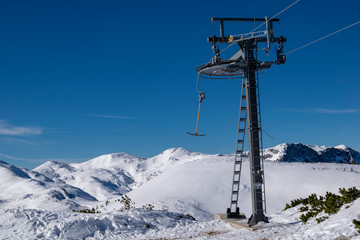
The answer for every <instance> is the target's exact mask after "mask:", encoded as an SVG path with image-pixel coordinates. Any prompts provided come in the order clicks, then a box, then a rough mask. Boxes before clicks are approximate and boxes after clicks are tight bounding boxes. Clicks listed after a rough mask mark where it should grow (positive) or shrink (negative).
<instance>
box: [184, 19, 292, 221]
mask: <svg viewBox="0 0 360 240" xmlns="http://www.w3.org/2000/svg"><path fill="white" fill-rule="evenodd" d="M215 21H216V22H219V23H220V37H217V36H215V35H214V36H211V37H209V38H208V42H210V43H211V44H212V49H213V52H214V57H213V58H212V60H211V62H210V63H207V64H204V65H201V66H199V67H197V68H196V71H197V72H198V78H197V87H196V89H197V91H198V92H199V99H200V101H199V112H198V121H197V125H196V132H195V134H191V135H195V136H204V134H198V133H197V129H198V122H199V113H200V106H201V102H202V100H203V99H204V98H205V93H204V92H201V91H200V90H199V79H200V78H210V79H234V78H238V79H242V84H241V101H240V113H239V125H238V129H237V140H236V152H235V164H234V173H233V180H232V189H231V201H230V207H229V208H228V209H227V211H226V213H227V214H226V217H227V218H245V215H243V214H241V213H240V210H239V207H238V200H239V188H240V174H241V165H242V160H243V157H244V144H245V134H246V132H247V134H248V145H249V146H248V147H249V160H250V178H251V199H252V215H251V217H250V218H249V220H248V224H249V225H250V226H253V225H255V224H257V223H258V222H260V221H264V222H267V221H268V220H267V217H266V216H265V213H266V198H265V182H264V164H263V150H262V129H261V115H260V99H259V74H261V73H262V72H264V71H266V70H267V69H269V68H270V67H271V66H272V65H273V64H274V63H275V64H277V65H279V64H283V63H285V61H286V57H285V55H283V43H284V42H286V39H285V38H284V37H282V36H280V37H274V31H273V23H274V22H280V20H279V19H277V18H272V19H268V18H212V22H215ZM228 21H231V22H254V24H255V29H254V30H253V31H251V32H249V33H245V34H238V35H227V36H226V35H225V33H224V23H225V22H228ZM258 22H262V24H261V25H260V26H263V25H265V27H266V29H265V30H263V31H259V30H257V29H258V28H256V24H257V23H258ZM260 26H259V27H260ZM222 43H223V44H231V45H232V44H236V45H238V47H239V48H240V49H239V50H238V51H237V52H236V53H235V54H234V55H233V56H232V57H230V58H229V59H228V60H223V59H222V58H221V56H220V53H221V52H220V50H219V49H218V45H219V44H222ZM260 44H262V45H265V46H264V48H262V49H263V50H265V52H266V54H267V55H268V53H269V51H270V47H271V45H272V44H277V45H278V48H277V50H276V55H277V56H276V60H275V61H262V60H258V59H257V52H258V45H260ZM246 130H247V131H246Z"/></svg>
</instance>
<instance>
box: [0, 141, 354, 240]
mask: <svg viewBox="0 0 360 240" xmlns="http://www.w3.org/2000/svg"><path fill="white" fill-rule="evenodd" d="M288 146H289V144H280V145H278V146H276V147H274V148H271V149H267V150H265V154H268V156H269V158H268V160H267V161H265V181H266V194H267V195H266V197H267V215H268V216H269V218H270V223H269V224H264V223H260V224H259V225H263V229H261V230H258V231H255V232H251V231H248V230H246V229H241V230H237V229H234V228H232V227H231V226H230V225H228V224H226V223H224V222H223V221H219V220H217V221H215V220H212V218H213V214H214V213H217V212H225V210H226V208H227V207H228V205H229V199H230V184H231V179H232V171H233V158H234V156H233V155H209V154H202V153H195V152H191V151H188V150H186V149H183V148H172V149H168V150H166V151H164V152H163V153H161V154H159V155H157V156H155V157H152V158H140V157H136V156H132V155H129V154H126V153H118V154H116V153H114V154H108V155H103V156H100V157H97V158H94V159H92V160H89V161H86V162H83V163H72V164H66V163H60V162H47V163H44V164H43V165H41V166H39V167H37V168H36V169H34V170H32V171H31V170H27V169H23V168H18V167H16V166H13V165H10V164H7V163H5V162H2V161H0V188H1V189H2V190H1V192H0V206H1V209H0V239H265V238H266V239H360V237H359V234H357V230H356V229H355V228H354V226H353V224H352V220H353V219H357V220H360V200H357V201H355V202H354V203H353V204H350V205H348V206H347V207H343V208H342V209H341V210H340V212H339V213H338V214H336V215H331V216H330V218H329V219H327V220H326V221H324V222H322V223H320V224H317V222H316V221H315V220H314V219H312V220H310V221H309V222H308V223H307V224H303V223H302V222H300V221H299V218H298V217H299V216H300V213H299V209H298V207H297V208H292V209H288V210H286V211H282V209H283V208H284V207H285V204H286V203H289V202H290V200H292V199H294V198H299V197H306V196H308V195H309V194H311V193H317V194H318V195H324V194H325V193H326V192H327V191H330V192H334V193H337V192H338V188H340V187H346V188H348V187H353V186H356V187H359V182H360V181H359V180H360V166H359V165H353V164H339V163H302V162H290V163H289V162H279V160H280V159H282V157H283V156H284V155H286V149H287V147H288ZM311 148H312V149H313V150H315V151H316V152H318V153H322V152H324V151H327V150H328V149H329V148H327V147H323V146H321V147H319V146H312V147H311ZM335 148H337V149H341V150H344V151H349V148H347V147H346V146H337V147H335ZM299 149H300V148H299ZM351 151H353V152H354V153H356V154H358V152H356V151H355V150H351ZM249 171H250V170H249V161H248V159H245V160H244V162H243V171H242V178H241V187H240V201H239V205H240V209H241V212H245V214H246V215H247V216H248V217H249V216H250V213H251V202H250V182H249V175H250V174H249ZM122 194H127V195H128V196H129V197H130V198H131V199H132V200H133V201H134V202H135V206H136V207H137V209H134V210H131V211H120V209H121V207H122V206H123V205H122V204H121V203H120V202H119V201H118V199H120V198H121V195H122ZM149 203H150V204H153V205H154V206H155V209H156V210H145V209H141V207H142V206H143V205H145V204H149ZM85 208H88V209H91V208H94V209H96V210H98V211H101V213H96V214H85V213H78V212H72V209H75V210H80V209H85ZM187 214H190V215H192V216H194V217H195V218H196V221H193V220H191V219H190V218H188V217H186V215H187Z"/></svg>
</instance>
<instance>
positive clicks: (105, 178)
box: [34, 148, 208, 201]
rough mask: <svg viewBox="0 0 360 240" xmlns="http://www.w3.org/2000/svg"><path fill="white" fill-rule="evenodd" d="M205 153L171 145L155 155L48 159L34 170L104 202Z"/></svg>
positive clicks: (201, 156)
mask: <svg viewBox="0 0 360 240" xmlns="http://www.w3.org/2000/svg"><path fill="white" fill-rule="evenodd" d="M206 156H208V155H207V154H200V153H195V152H191V151H188V150H186V149H183V148H171V149H168V150H166V151H164V152H162V153H161V154H159V155H157V156H155V157H152V158H141V157H136V156H133V155H129V154H126V153H113V154H107V155H102V156H100V157H97V158H94V159H91V160H89V161H86V162H83V163H71V164H66V163H59V162H54V161H52V162H46V163H44V164H43V165H41V166H39V167H37V168H35V169H34V171H36V172H39V173H41V174H42V175H45V176H47V177H48V178H50V179H53V180H54V181H55V182H63V183H66V184H69V185H72V186H74V187H78V188H80V189H83V190H84V191H86V192H88V193H89V194H91V195H92V196H94V197H96V198H97V199H98V200H101V201H103V200H106V199H108V198H116V197H118V196H120V195H122V194H125V193H127V192H130V191H131V190H132V189H134V188H136V187H138V186H141V185H142V184H143V183H145V182H147V181H149V180H150V179H152V178H153V177H155V176H157V175H159V174H160V173H162V172H163V171H165V170H166V169H168V168H170V167H173V166H177V165H181V164H184V163H186V162H189V161H194V160H197V159H201V158H204V157H206Z"/></svg>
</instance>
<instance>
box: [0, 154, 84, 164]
mask: <svg viewBox="0 0 360 240" xmlns="http://www.w3.org/2000/svg"><path fill="white" fill-rule="evenodd" d="M0 156H2V157H5V158H7V159H11V160H18V161H27V162H46V161H56V162H78V161H85V160H88V158H48V159H31V158H19V157H13V156H9V155H6V154H2V153H0Z"/></svg>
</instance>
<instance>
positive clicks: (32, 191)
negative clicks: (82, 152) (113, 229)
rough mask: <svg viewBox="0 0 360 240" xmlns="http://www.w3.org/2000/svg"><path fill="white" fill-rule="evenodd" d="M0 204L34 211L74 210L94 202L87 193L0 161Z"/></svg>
mask: <svg viewBox="0 0 360 240" xmlns="http://www.w3.org/2000/svg"><path fill="white" fill-rule="evenodd" d="M0 179H1V181H0V189H1V191H0V204H1V205H2V206H4V205H6V207H20V208H34V209H69V208H72V209H77V208H78V207H79V206H80V205H81V204H89V203H91V202H94V201H96V199H95V198H94V197H92V196H91V195H90V194H88V193H87V192H85V191H83V190H81V189H79V188H76V187H73V186H71V185H67V184H64V183H55V182H54V181H53V180H52V179H50V178H48V177H46V176H44V175H42V174H40V173H38V172H35V171H30V170H27V169H24V168H18V167H16V166H14V165H11V164H8V163H6V162H3V161H0Z"/></svg>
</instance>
